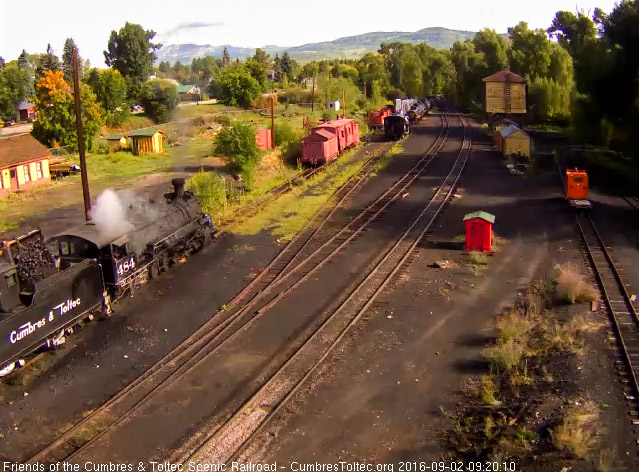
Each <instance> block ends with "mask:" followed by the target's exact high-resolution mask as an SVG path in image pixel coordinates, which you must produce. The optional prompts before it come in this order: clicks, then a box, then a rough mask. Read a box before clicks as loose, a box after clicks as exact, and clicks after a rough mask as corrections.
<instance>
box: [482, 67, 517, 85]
mask: <svg viewBox="0 0 639 472" xmlns="http://www.w3.org/2000/svg"><path fill="white" fill-rule="evenodd" d="M482 80H483V81H484V82H519V83H523V84H525V83H526V79H524V78H523V77H522V76H521V75H517V74H515V73H514V72H511V71H510V70H508V69H505V70H500V71H499V72H496V73H494V74H493V75H489V76H488V77H484V78H483V79H482Z"/></svg>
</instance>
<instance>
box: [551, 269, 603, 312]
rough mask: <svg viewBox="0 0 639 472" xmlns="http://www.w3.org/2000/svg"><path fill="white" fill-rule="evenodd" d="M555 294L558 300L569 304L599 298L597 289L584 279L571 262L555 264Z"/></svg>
mask: <svg viewBox="0 0 639 472" xmlns="http://www.w3.org/2000/svg"><path fill="white" fill-rule="evenodd" d="M555 294H556V295H557V298H558V299H559V300H564V301H567V302H568V303H570V304H575V303H577V302H593V301H596V300H597V299H598V298H599V295H598V293H597V290H595V288H594V287H592V286H591V285H590V284H588V283H587V282H586V281H585V280H584V276H583V275H582V274H581V272H579V270H578V269H577V268H576V267H575V266H574V265H572V264H557V265H556V266H555Z"/></svg>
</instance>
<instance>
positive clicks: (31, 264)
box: [11, 238, 56, 286]
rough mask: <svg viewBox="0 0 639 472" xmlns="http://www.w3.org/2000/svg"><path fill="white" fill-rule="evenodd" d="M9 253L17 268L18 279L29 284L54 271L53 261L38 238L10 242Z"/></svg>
mask: <svg viewBox="0 0 639 472" xmlns="http://www.w3.org/2000/svg"><path fill="white" fill-rule="evenodd" d="M11 253H12V255H13V259H14V261H15V262H16V264H17V266H18V268H17V271H18V279H19V280H20V283H21V284H23V286H30V285H32V284H35V283H36V282H39V281H40V280H43V279H45V278H47V277H49V276H51V275H53V274H55V272H56V268H55V262H54V260H53V257H52V256H51V253H50V252H49V250H48V249H47V247H46V245H45V244H44V241H43V240H42V239H40V238H29V239H25V240H22V241H19V242H16V243H14V244H12V246H11Z"/></svg>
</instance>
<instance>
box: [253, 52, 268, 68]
mask: <svg viewBox="0 0 639 472" xmlns="http://www.w3.org/2000/svg"><path fill="white" fill-rule="evenodd" d="M253 60H254V61H255V62H258V63H259V64H262V65H263V66H264V68H267V67H268V65H269V63H270V62H271V56H269V55H268V54H266V52H265V51H264V50H263V49H260V48H257V49H256V50H255V55H254V56H253Z"/></svg>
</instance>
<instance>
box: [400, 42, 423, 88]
mask: <svg viewBox="0 0 639 472" xmlns="http://www.w3.org/2000/svg"><path fill="white" fill-rule="evenodd" d="M399 84H400V87H401V89H402V90H403V91H404V92H406V94H407V95H409V96H411V97H418V96H419V95H421V93H422V62H421V61H420V59H419V56H418V55H417V54H416V53H415V52H414V51H410V52H408V53H407V54H405V55H403V56H402V59H401V62H400V69H399Z"/></svg>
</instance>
